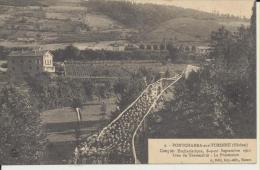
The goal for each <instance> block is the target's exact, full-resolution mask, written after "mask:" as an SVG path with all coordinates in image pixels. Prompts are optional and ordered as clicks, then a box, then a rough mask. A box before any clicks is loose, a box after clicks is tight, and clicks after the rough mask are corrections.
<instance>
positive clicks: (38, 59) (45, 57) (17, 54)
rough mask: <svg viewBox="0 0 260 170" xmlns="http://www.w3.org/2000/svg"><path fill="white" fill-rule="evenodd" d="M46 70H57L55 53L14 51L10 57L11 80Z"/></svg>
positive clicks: (51, 71) (9, 72)
mask: <svg viewBox="0 0 260 170" xmlns="http://www.w3.org/2000/svg"><path fill="white" fill-rule="evenodd" d="M44 72H47V73H54V72H55V67H54V66H53V55H52V54H51V53H50V52H49V51H47V52H43V51H38V52H36V51H13V52H11V53H10V55H9V57H8V74H9V77H10V79H11V80H20V79H22V78H24V77H25V76H36V75H38V74H40V73H44Z"/></svg>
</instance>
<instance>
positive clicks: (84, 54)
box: [52, 46, 167, 62]
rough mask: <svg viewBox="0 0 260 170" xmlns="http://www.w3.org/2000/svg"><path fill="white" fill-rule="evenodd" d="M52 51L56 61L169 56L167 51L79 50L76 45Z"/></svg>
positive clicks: (153, 58) (149, 58)
mask: <svg viewBox="0 0 260 170" xmlns="http://www.w3.org/2000/svg"><path fill="white" fill-rule="evenodd" d="M52 52H53V54H54V56H55V57H54V61H56V62H63V61H65V60H162V59H165V57H167V54H166V53H164V54H162V53H161V54H160V52H158V53H155V52H152V51H151V52H149V51H143V50H131V51H108V50H91V49H86V50H79V49H78V48H77V47H74V46H67V47H66V48H65V49H57V50H55V51H52Z"/></svg>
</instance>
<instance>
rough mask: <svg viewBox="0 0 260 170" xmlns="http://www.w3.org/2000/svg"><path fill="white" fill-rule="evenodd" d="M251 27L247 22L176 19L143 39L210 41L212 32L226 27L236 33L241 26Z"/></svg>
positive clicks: (165, 23)
mask: <svg viewBox="0 0 260 170" xmlns="http://www.w3.org/2000/svg"><path fill="white" fill-rule="evenodd" d="M242 24H243V25H249V23H248V22H245V21H234V22H232V23H231V22H225V21H217V20H203V19H195V18H188V17H186V18H176V19H172V20H169V21H166V22H164V23H162V24H160V25H159V26H156V27H155V28H153V29H151V30H150V31H145V32H144V33H143V34H142V36H141V37H142V39H144V40H146V41H158V40H162V39H174V40H177V41H182V42H183V41H208V40H209V38H210V34H211V32H212V31H215V30H216V29H218V28H220V27H221V26H225V27H226V28H227V29H229V30H232V31H236V29H237V27H239V26H240V25H242Z"/></svg>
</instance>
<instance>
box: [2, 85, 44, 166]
mask: <svg viewBox="0 0 260 170" xmlns="http://www.w3.org/2000/svg"><path fill="white" fill-rule="evenodd" d="M0 94H1V96H0V118H1V119H0V120H1V121H2V122H1V123H0V136H1V137H0V143H1V145H0V162H1V164H39V163H40V161H41V158H42V157H43V151H44V149H45V143H46V142H45V137H46V136H45V133H44V131H43V130H44V129H43V127H42V123H41V119H40V114H39V112H38V111H37V110H36V109H35V107H34V106H33V105H32V102H31V99H30V97H29V95H28V94H27V92H26V91H24V92H19V90H17V89H15V88H13V87H11V86H8V87H6V88H4V89H2V91H1V93H0Z"/></svg>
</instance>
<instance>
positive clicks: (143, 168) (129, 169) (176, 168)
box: [2, 2, 260, 170]
mask: <svg viewBox="0 0 260 170" xmlns="http://www.w3.org/2000/svg"><path fill="white" fill-rule="evenodd" d="M259 10H260V2H258V4H257V15H256V17H257V37H258V38H257V73H259V71H260V69H259V66H260V59H259V57H260V49H259V48H260V46H259V45H260V44H259V42H260V40H259V36H260V33H259V32H258V30H259V29H258V28H259V27H260V23H259V22H258V21H259V17H260V16H259V15H260V12H259ZM259 83H260V80H259V75H257V143H259V123H260V122H259V106H258V104H259V99H260V97H259ZM257 147H258V148H257V164H243V165H232V164H228V165H215V164H206V165H200V164H192V165H191V164H190V165H184V164H183V165H78V166H77V165H75V166H74V165H40V166H4V167H3V166H2V169H3V170H34V169H36V168H37V170H51V169H55V170H71V169H73V170H74V169H76V170H88V169H90V170H122V169H124V170H161V169H163V170H259V169H260V165H259V145H257Z"/></svg>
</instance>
